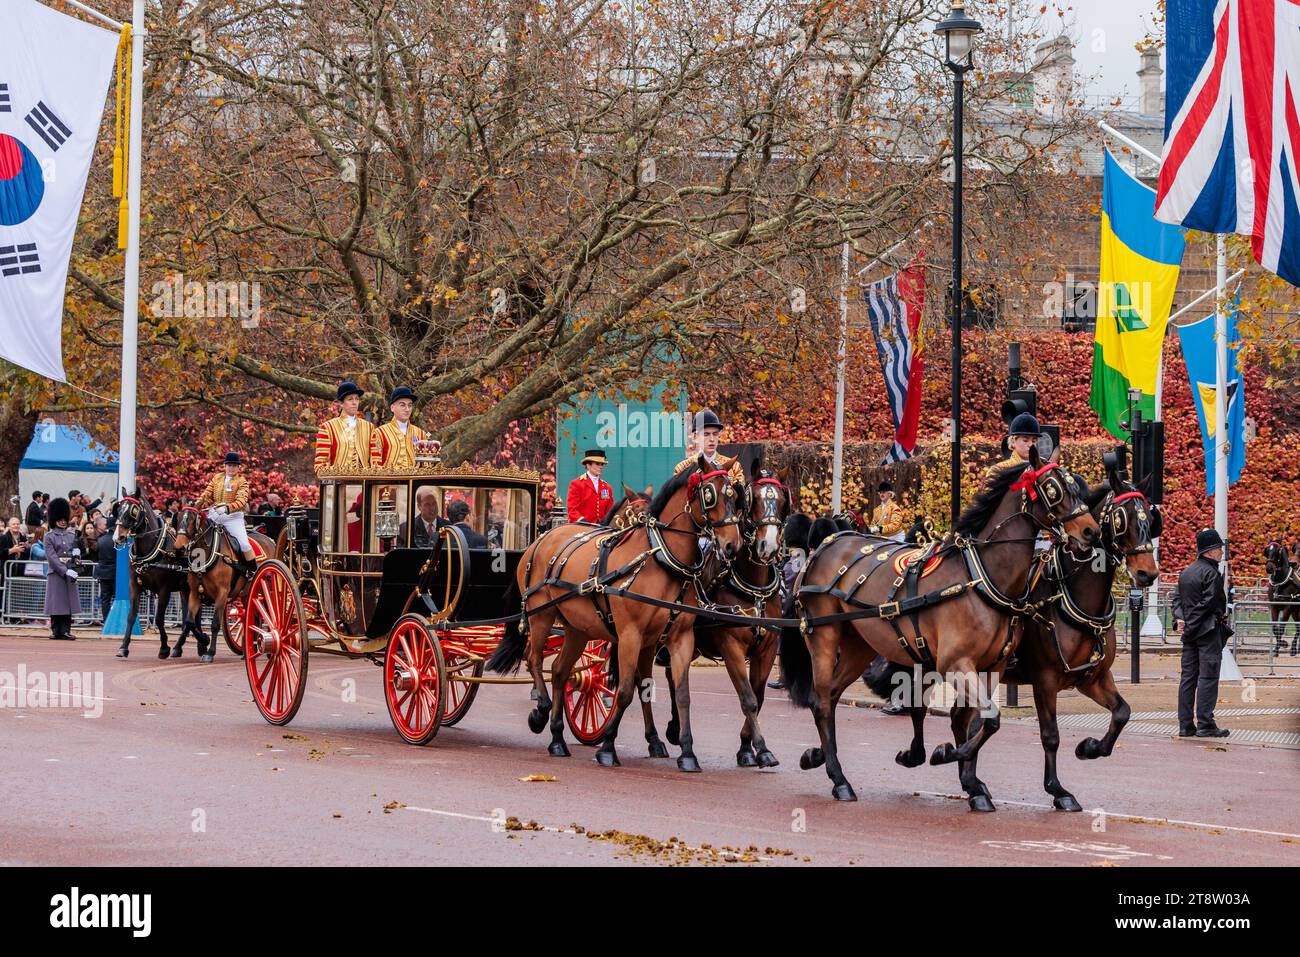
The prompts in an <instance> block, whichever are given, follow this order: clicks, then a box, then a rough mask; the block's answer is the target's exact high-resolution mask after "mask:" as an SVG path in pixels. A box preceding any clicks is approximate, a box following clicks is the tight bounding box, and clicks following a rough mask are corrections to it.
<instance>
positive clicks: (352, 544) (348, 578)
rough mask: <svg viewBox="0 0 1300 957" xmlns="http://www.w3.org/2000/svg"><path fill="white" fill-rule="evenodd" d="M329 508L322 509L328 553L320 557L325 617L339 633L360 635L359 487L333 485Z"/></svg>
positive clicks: (362, 619) (360, 520) (361, 616)
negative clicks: (326, 528)
mask: <svg viewBox="0 0 1300 957" xmlns="http://www.w3.org/2000/svg"><path fill="white" fill-rule="evenodd" d="M331 491H332V494H333V497H334V500H333V502H332V506H333V507H332V508H328V509H327V508H322V512H321V522H322V525H324V524H325V523H326V522H327V521H328V522H329V531H328V532H326V531H325V530H324V528H322V536H321V537H322V541H323V542H325V543H328V552H329V553H328V554H325V555H322V556H321V562H320V568H321V587H322V591H323V592H324V594H323V595H322V596H321V597H322V599H323V600H324V602H325V614H326V617H327V619H328V620H329V621H331V622H333V623H334V627H335V628H336V629H337V630H338V631H339V633H340V634H344V635H364V634H365V633H366V626H365V619H364V615H363V608H362V605H363V601H362V592H361V588H362V584H361V546H362V544H363V541H362V525H363V516H364V512H363V511H362V504H363V503H362V501H361V493H362V486H361V485H360V484H347V485H342V484H341V485H337V486H335V487H334V488H333V489H332V490H331Z"/></svg>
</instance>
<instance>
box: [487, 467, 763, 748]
mask: <svg viewBox="0 0 1300 957" xmlns="http://www.w3.org/2000/svg"><path fill="white" fill-rule="evenodd" d="M730 465H731V463H730V461H728V462H725V463H724V464H723V465H722V466H720V467H719V468H717V469H715V468H713V467H712V466H710V465H709V464H708V462H707V461H706V460H705V459H704V457H703V456H700V458H699V459H698V461H697V462H696V463H695V467H693V468H687V469H684V470H682V471H681V472H680V473H678V474H677V475H675V476H673V478H672V479H670V480H669V481H668V482H667V484H665V485H664V486H663V488H661V489H660V490H659V493H658V494H657V495H656V496H655V498H654V500H653V501H652V502H651V503H650V508H649V511H648V513H647V515H646V519H645V521H644V522H643V523H642V524H639V525H636V526H633V527H631V528H629V529H626V530H623V531H618V530H610V529H604V528H594V527H592V526H591V525H561V526H559V527H558V528H553V529H551V530H549V531H547V532H545V533H544V534H542V535H541V536H540V537H539V538H538V539H537V540H536V541H535V542H534V543H533V544H532V545H530V546H529V547H528V548H527V549H526V550H525V551H524V554H523V556H522V559H521V560H520V563H519V571H518V573H517V584H518V588H519V594H520V595H521V596H522V604H523V611H524V620H525V625H524V627H522V628H521V627H520V626H518V625H517V624H515V623H513V622H512V623H510V624H507V626H506V631H505V636H504V637H503V638H502V641H501V645H500V647H498V649H497V651H496V653H495V654H494V655H493V656H492V658H491V660H490V661H489V662H488V668H489V670H491V671H494V672H497V673H505V672H509V671H513V670H515V669H517V668H518V667H519V662H520V660H521V659H522V658H523V656H524V651H525V646H526V647H527V652H528V671H529V673H530V674H531V675H532V678H533V684H534V686H535V688H536V694H537V704H536V707H535V708H534V710H533V711H532V713H531V714H529V716H528V726H529V727H530V728H531V729H532V730H533V732H534V733H537V734H540V733H541V731H542V729H543V728H544V727H545V726H546V722H547V718H548V716H549V718H550V724H551V743H550V745H549V747H548V751H549V752H550V753H551V754H552V755H555V756H557V757H567V756H568V755H569V749H568V747H567V746H566V745H565V743H564V715H563V713H562V711H561V709H558V708H557V709H554V710H552V700H553V699H552V695H551V693H550V692H548V691H547V688H546V682H545V676H544V674H543V668H542V657H543V652H544V650H545V647H546V643H547V639H548V638H549V636H550V634H551V626H552V624H554V623H555V622H557V621H558V622H560V623H562V624H563V626H564V646H563V648H562V650H561V651H560V653H559V654H558V655H557V656H556V658H555V660H554V662H553V663H552V666H551V676H552V684H553V687H554V697H555V698H559V696H560V695H562V694H563V693H564V688H565V684H566V683H567V681H568V679H569V673H570V671H571V670H572V668H573V664H574V662H575V661H577V659H578V656H579V655H580V654H581V653H582V650H583V648H585V647H586V645H587V643H588V642H589V641H594V640H601V639H605V640H610V641H612V642H613V643H614V659H615V660H616V661H617V663H618V700H617V709H616V711H615V714H614V718H613V720H612V721H611V722H610V724H609V727H608V729H607V730H606V732H605V735H604V737H603V738H602V739H601V744H600V748H599V750H598V751H597V752H596V762H597V763H598V764H601V765H603V766H606V767H613V766H615V765H617V764H618V763H619V760H618V754H617V752H616V750H615V741H616V739H617V737H618V728H619V724H620V722H621V721H622V718H623V713H624V712H625V711H626V710H627V707H628V705H629V704H631V702H632V697H633V695H635V694H636V693H637V690H638V689H637V683H636V681H635V677H636V675H637V674H638V673H640V674H643V675H644V674H649V673H650V664H651V661H652V659H653V657H654V652H655V647H656V645H657V644H658V643H659V642H660V641H661V640H665V639H666V640H667V642H668V649H669V654H670V658H671V661H672V669H673V679H674V682H675V686H676V695H675V699H676V703H677V708H678V711H679V712H680V714H681V716H682V720H681V727H682V734H681V749H682V750H681V755H680V756H679V757H678V759H677V766H678V767H679V768H681V769H682V770H683V771H698V770H699V769H700V765H699V761H698V760H697V759H696V757H695V753H694V751H693V748H692V744H693V740H692V737H691V730H690V686H689V677H688V676H689V669H690V665H691V658H692V656H693V654H694V641H693V640H692V629H691V624H692V623H693V621H694V618H695V616H694V615H693V614H692V613H691V612H689V611H682V610H681V609H679V608H667V607H662V606H659V605H655V604H652V603H651V602H654V601H659V602H668V603H673V604H685V605H688V606H690V605H697V604H698V603H699V598H700V595H701V594H703V592H704V588H705V584H704V583H703V582H701V575H703V574H704V573H705V569H706V566H707V565H708V564H709V561H708V559H709V557H710V554H712V555H718V556H720V557H721V558H722V560H723V561H724V562H730V561H731V560H732V559H733V558H734V557H735V555H736V554H737V552H738V551H739V550H740V545H741V541H740V532H739V530H738V528H737V525H738V523H739V519H738V517H737V515H736V492H735V489H734V488H733V487H732V486H731V484H730V482H729V481H728V480H727V469H728V468H729V467H730ZM701 538H704V539H705V540H706V550H707V552H708V553H710V554H704V553H702V552H701V546H700V539H701ZM632 596H637V597H632ZM638 598H639V599H642V600H638ZM644 599H649V601H646V600H644ZM648 738H649V735H647V739H648ZM651 753H652V756H654V753H653V749H652V752H651Z"/></svg>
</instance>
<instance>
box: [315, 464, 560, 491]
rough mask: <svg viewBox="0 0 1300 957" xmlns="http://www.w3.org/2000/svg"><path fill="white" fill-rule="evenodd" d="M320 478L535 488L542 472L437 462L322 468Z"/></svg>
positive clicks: (338, 480)
mask: <svg viewBox="0 0 1300 957" xmlns="http://www.w3.org/2000/svg"><path fill="white" fill-rule="evenodd" d="M316 477H317V478H318V479H319V480H321V481H322V482H345V481H347V482H374V483H378V484H381V485H382V484H385V483H392V482H403V481H417V482H434V483H437V482H444V481H446V482H463V481H466V480H471V481H473V480H479V481H484V482H492V483H494V484H496V485H498V486H502V485H514V486H518V487H525V486H532V487H534V488H535V487H536V486H539V485H540V484H541V482H542V476H541V474H540V473H538V472H532V471H528V470H525V469H512V468H495V467H492V466H485V465H456V466H443V465H440V464H438V463H436V462H431V463H428V464H419V465H417V466H416V467H415V468H412V469H382V468H363V469H345V468H333V467H331V468H322V469H317V470H316Z"/></svg>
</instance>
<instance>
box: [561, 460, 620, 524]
mask: <svg viewBox="0 0 1300 957" xmlns="http://www.w3.org/2000/svg"><path fill="white" fill-rule="evenodd" d="M608 464H609V459H607V458H606V457H605V453H604V452H602V451H601V450H600V449H588V450H587V452H586V454H585V455H584V456H583V457H582V467H583V469H585V471H584V472H583V474H582V475H579V476H578V477H577V478H575V479H574V480H573V481H572V482H570V483H569V496H568V498H567V499H565V501H566V502H567V504H568V516H569V521H570V522H590V523H591V524H593V525H594V524H596V523H598V522H599V521H600V520H601V519H602V518H604V516H605V513H606V512H608V511H609V510H610V508H611V507H612V506H613V504H614V489H613V488H612V487H611V486H610V484H609V483H608V482H606V481H605V480H604V479H602V478H601V477H600V476H601V473H603V472H604V471H605V466H606V465H608Z"/></svg>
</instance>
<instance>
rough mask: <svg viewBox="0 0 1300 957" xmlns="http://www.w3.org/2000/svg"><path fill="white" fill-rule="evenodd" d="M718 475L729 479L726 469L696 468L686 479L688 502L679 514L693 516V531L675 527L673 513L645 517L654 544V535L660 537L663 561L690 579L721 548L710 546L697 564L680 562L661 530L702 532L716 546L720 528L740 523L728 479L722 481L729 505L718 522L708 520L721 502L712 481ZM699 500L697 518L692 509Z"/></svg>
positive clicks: (695, 534)
mask: <svg viewBox="0 0 1300 957" xmlns="http://www.w3.org/2000/svg"><path fill="white" fill-rule="evenodd" d="M719 476H721V477H723V478H726V476H727V470H726V469H714V470H713V471H711V472H700V471H695V472H692V473H691V475H690V478H688V479H687V480H686V491H687V504H686V506H685V507H683V508H682V510H681V512H678V513H677V514H678V515H681V514H683V513H684V514H686V515H688V516H690V519H691V522H692V523H693V524H694V525H695V528H694V530H691V529H684V528H672V527H671V525H672V522H673V521H675V520H676V516H673V518H672V519H670V520H669V521H667V522H661V521H658V520H657V519H654V518H652V517H651V516H649V515H647V516H646V521H645V525H646V531H647V532H648V533H649V535H650V536H651V541H652V543H653V538H654V536H656V535H658V536H659V542H660V548H659V553H660V555H661V558H662V560H663V561H664V562H666V563H667V564H668V565H669V566H670V567H672V568H673V569H674V570H675V571H676V572H677V573H678V574H681V575H684V576H685V577H687V578H691V579H698V577H699V575H700V572H702V571H703V570H704V567H705V565H706V564H707V563H708V560H709V558H710V554H709V553H710V552H711V553H713V554H717V552H718V549H717V548H716V547H714V548H711V549H709V551H708V552H706V553H704V554H701V555H700V561H699V563H698V564H697V565H685V564H683V563H682V562H680V561H678V560H677V558H676V557H675V556H674V555H673V554H672V552H671V551H669V549H668V543H667V542H665V541H664V540H663V537H662V533H663V532H676V533H677V534H679V535H692V536H696V537H698V536H699V534H700V533H701V532H703V533H705V535H706V537H707V538H708V540H709V543H710V544H711V545H712V546H716V545H717V543H718V533H717V530H718V529H719V528H724V527H726V526H728V525H738V524H739V523H740V517H739V516H738V515H736V506H735V499H736V492H735V490H734V489H733V488H732V487H731V483H730V482H726V481H724V482H723V483H722V500H723V501H724V502H725V503H726V506H727V507H726V511H725V513H724V516H723V518H721V519H717V520H715V521H710V520H709V512H710V511H712V510H713V509H714V508H716V507H717V505H718V489H717V488H715V487H714V486H713V485H712V484H711V480H712V479H715V478H718V477H719ZM696 502H698V503H699V505H700V513H701V514H700V517H698V518H697V517H696V515H695V511H694V508H693V506H694V504H695V503H696ZM718 560H719V561H721V562H722V564H723V566H724V568H725V567H726V566H727V565H728V564H729V562H727V561H725V560H724V559H722V556H721V555H718Z"/></svg>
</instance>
